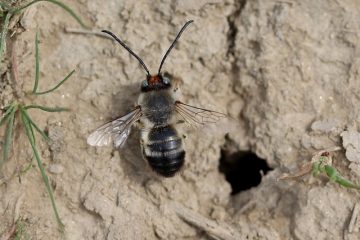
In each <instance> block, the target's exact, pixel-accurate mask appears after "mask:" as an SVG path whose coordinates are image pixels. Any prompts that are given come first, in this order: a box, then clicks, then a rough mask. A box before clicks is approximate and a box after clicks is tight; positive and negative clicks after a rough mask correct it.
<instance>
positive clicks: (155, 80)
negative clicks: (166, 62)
mask: <svg viewBox="0 0 360 240" xmlns="http://www.w3.org/2000/svg"><path fill="white" fill-rule="evenodd" d="M170 87H171V81H170V78H168V77H165V76H163V75H162V74H158V75H154V76H149V77H147V79H146V80H144V81H142V83H141V91H142V92H149V91H152V90H158V89H168V88H170Z"/></svg>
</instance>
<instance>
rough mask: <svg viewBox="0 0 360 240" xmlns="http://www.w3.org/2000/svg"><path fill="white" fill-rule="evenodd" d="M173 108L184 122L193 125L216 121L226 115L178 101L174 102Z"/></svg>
mask: <svg viewBox="0 0 360 240" xmlns="http://www.w3.org/2000/svg"><path fill="white" fill-rule="evenodd" d="M175 110H176V112H177V113H178V114H179V115H180V116H181V117H182V118H183V120H184V121H185V122H187V123H189V124H190V125H193V126H199V125H205V124H208V123H216V122H218V121H220V120H221V119H222V118H225V117H226V114H224V113H220V112H216V111H211V110H208V109H204V108H198V107H194V106H190V105H188V104H185V103H182V102H180V101H176V102H175Z"/></svg>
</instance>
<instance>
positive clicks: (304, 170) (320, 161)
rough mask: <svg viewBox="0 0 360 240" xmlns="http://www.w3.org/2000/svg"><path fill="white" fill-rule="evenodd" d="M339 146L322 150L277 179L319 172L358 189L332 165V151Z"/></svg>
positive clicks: (357, 187) (345, 185)
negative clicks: (294, 170) (291, 172)
mask: <svg viewBox="0 0 360 240" xmlns="http://www.w3.org/2000/svg"><path fill="white" fill-rule="evenodd" d="M339 150H341V148H339V147H334V148H331V149H327V150H323V151H320V152H318V153H317V154H315V155H314V156H313V157H312V159H311V162H308V163H305V164H304V165H303V166H301V167H300V169H299V170H298V171H297V172H296V173H293V174H291V175H290V174H283V175H282V176H281V177H279V178H278V179H279V180H286V179H296V178H298V177H302V176H304V175H307V174H309V173H312V175H313V176H314V177H318V176H319V175H320V174H323V175H326V177H327V178H328V179H329V180H330V181H332V182H335V183H337V184H339V185H341V186H343V187H346V188H354V189H357V190H360V185H357V184H355V183H353V182H351V181H350V180H347V179H346V178H344V177H343V176H342V175H341V174H340V173H339V171H338V170H337V169H336V168H335V167H333V166H332V155H331V154H332V152H335V151H339Z"/></svg>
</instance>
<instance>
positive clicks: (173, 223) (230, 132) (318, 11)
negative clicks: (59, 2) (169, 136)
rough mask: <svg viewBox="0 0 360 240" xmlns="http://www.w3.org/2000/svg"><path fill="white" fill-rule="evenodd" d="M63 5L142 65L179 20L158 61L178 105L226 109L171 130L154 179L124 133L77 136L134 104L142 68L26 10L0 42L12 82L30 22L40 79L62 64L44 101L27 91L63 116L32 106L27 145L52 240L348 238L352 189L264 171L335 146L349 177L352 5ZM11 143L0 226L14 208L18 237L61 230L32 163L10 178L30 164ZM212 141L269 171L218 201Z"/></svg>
mask: <svg viewBox="0 0 360 240" xmlns="http://www.w3.org/2000/svg"><path fill="white" fill-rule="evenodd" d="M64 2H65V3H66V4H68V5H69V6H71V7H72V8H73V9H74V10H75V11H76V12H77V13H79V14H80V15H81V16H82V17H83V18H84V19H85V21H87V22H88V23H89V25H91V26H92V30H91V31H93V32H96V33H98V32H100V30H102V29H108V30H111V31H112V32H114V33H115V34H117V35H118V36H119V37H120V38H121V39H123V40H124V41H125V42H126V43H127V44H128V45H129V46H130V47H131V48H132V49H133V50H134V51H135V52H136V53H138V55H139V56H140V57H141V58H142V59H143V60H144V62H145V63H146V65H147V66H148V67H149V69H150V71H151V72H153V73H154V72H155V71H156V70H157V68H158V66H159V64H160V60H161V58H162V56H163V54H164V52H165V51H166V50H167V48H168V47H169V45H170V43H171V42H172V40H173V39H174V37H175V35H176V34H177V32H178V31H179V29H180V28H181V26H182V25H183V24H184V23H185V22H186V21H187V20H190V19H193V20H194V21H195V22H194V24H192V25H191V26H190V27H189V28H188V29H187V30H186V32H184V34H183V35H182V37H181V39H180V41H179V43H178V44H177V46H176V48H175V49H174V50H173V51H172V53H171V55H170V56H169V58H168V59H167V62H166V63H165V65H164V67H163V70H164V71H166V72H169V73H170V74H171V75H172V76H173V77H174V78H176V79H178V81H179V83H180V84H179V85H180V88H181V91H182V97H181V100H182V101H183V102H186V103H188V104H191V105H194V106H199V107H205V108H210V109H214V110H217V111H220V112H224V113H226V114H228V115H229V117H228V119H227V121H226V123H223V122H221V123H219V124H218V125H216V126H211V127H205V128H202V129H193V128H182V132H183V134H184V135H186V140H185V149H186V153H187V157H186V163H185V168H184V170H183V171H182V172H181V173H180V174H178V175H176V176H175V177H173V178H169V179H162V178H160V177H158V176H156V174H154V173H153V172H152V171H151V170H150V169H149V168H148V166H147V164H146V162H144V161H143V160H142V156H141V150H140V146H139V136H138V134H139V132H137V131H136V130H135V131H133V134H132V135H131V136H130V138H129V139H128V142H127V143H126V145H125V147H124V148H123V149H121V150H120V151H117V150H114V149H112V148H111V147H104V148H95V147H91V146H88V145H87V144H86V138H87V136H88V134H89V133H90V132H91V131H92V130H94V129H95V128H96V127H98V126H100V125H101V124H103V123H104V122H106V121H108V120H111V119H114V118H115V117H117V116H120V115H123V114H125V113H127V112H128V111H129V110H130V109H131V108H132V107H133V106H134V104H135V103H136V101H137V97H138V94H139V89H140V83H141V81H142V80H143V79H145V73H144V71H143V69H142V68H141V67H140V66H139V64H138V62H137V60H136V59H134V58H133V57H132V56H130V55H129V54H128V53H127V52H126V51H125V50H124V49H123V48H122V47H121V46H119V45H117V44H116V43H115V42H113V41H111V40H109V39H107V38H104V37H101V36H98V35H96V34H91V33H90V34H84V33H82V34H75V33H73V32H74V31H73V30H74V28H76V29H79V27H78V26H77V24H76V22H74V21H73V19H72V18H71V17H70V16H69V15H68V14H67V13H65V12H64V11H63V10H61V9H60V8H57V7H55V6H54V5H49V4H46V3H38V4H36V5H34V6H33V7H31V8H29V10H27V11H26V12H25V13H24V15H23V16H22V17H21V19H20V23H21V26H22V28H24V30H25V31H24V32H22V33H18V34H14V35H13V36H10V37H9V41H11V42H12V45H13V46H15V48H16V57H17V59H18V78H19V79H21V81H22V82H23V87H22V88H23V89H31V87H32V83H33V77H32V76H34V46H33V45H34V38H35V32H36V31H37V29H38V31H39V33H40V40H41V44H40V52H41V66H40V68H41V80H40V88H41V89H48V88H50V87H52V86H54V85H55V84H56V83H57V82H58V81H59V80H60V79H62V78H63V77H64V76H65V75H66V74H67V73H69V72H70V71H71V70H72V69H75V70H76V74H75V75H74V76H73V77H72V79H70V80H69V81H68V82H67V83H66V84H65V85H64V86H62V87H61V88H60V89H58V90H57V91H56V92H54V93H53V94H52V95H51V96H42V97H38V98H36V101H37V103H39V104H44V105H47V106H68V107H71V109H72V111H71V112H69V113H61V114H57V115H54V114H44V113H42V112H37V111H35V110H34V111H32V112H31V116H32V117H33V118H34V120H35V121H36V122H37V123H38V124H39V126H41V127H42V128H43V129H46V131H47V132H48V134H49V135H50V136H51V137H52V138H53V143H52V144H51V145H50V146H48V145H46V144H45V143H41V142H40V141H39V148H40V149H41V153H42V156H43V160H44V164H45V167H46V169H47V172H48V175H49V177H50V180H51V183H52V185H53V187H54V190H55V198H56V202H57V205H58V208H59V211H60V215H61V217H62V220H63V221H64V223H65V226H66V232H65V234H66V237H67V239H212V238H214V239H271V240H272V239H340V238H342V237H344V238H345V239H356V238H357V237H358V232H359V231H360V221H359V220H356V214H357V212H358V211H359V210H357V209H359V207H358V206H357V205H356V203H357V199H358V198H359V193H358V192H356V190H348V189H345V188H342V187H339V186H338V185H336V184H335V183H331V182H327V181H326V180H325V179H316V180H314V179H313V180H312V181H308V178H306V177H305V178H304V179H300V180H299V181H280V182H279V181H276V179H277V178H278V177H279V176H280V175H281V174H282V173H283V172H289V171H290V170H291V169H294V168H296V167H297V166H300V165H301V164H303V163H306V162H308V161H310V160H311V157H312V155H313V154H314V153H316V152H317V151H320V150H323V149H326V148H329V147H332V146H342V147H343V151H342V152H340V153H336V154H335V155H334V163H333V164H334V166H336V168H337V169H339V171H340V172H341V173H342V174H343V175H344V176H346V177H347V178H349V179H352V180H353V181H354V182H360V180H359V176H360V168H359V162H360V161H359V159H360V150H359V149H360V146H359V142H360V141H359V140H358V138H359V137H358V135H359V119H360V116H359V115H360V112H359V110H358V106H359V104H360V91H359V90H358V80H357V78H358V71H357V69H358V66H359V63H360V62H359V61H358V56H357V54H358V51H357V48H358V47H357V45H358V44H357V43H358V41H359V40H358V39H359V34H358V32H359V30H358V29H357V28H358V27H357V25H356V22H355V21H354V19H359V17H360V16H359V15H360V11H359V9H358V8H359V7H358V4H357V3H356V1H343V2H325V1H310V0H305V1H301V2H298V1H292V0H288V1H275V0H274V1H246V0H243V1H240V2H239V1H232V0H228V1H222V2H221V1H215V0H200V1H195V2H194V1H172V2H165V1H159V2H157V3H156V4H152V3H150V2H148V1H125V2H124V1H111V2H110V1H109V2H106V3H104V2H103V1H81V0H79V1H64ZM66 30H67V31H66ZM7 56H8V57H7V59H6V61H5V62H4V63H2V64H1V67H0V76H1V80H0V89H1V94H0V96H1V103H2V104H5V103H6V102H8V101H10V100H11V98H12V92H13V86H11V82H10V80H9V79H10V78H8V77H7V74H8V69H9V68H8V67H7V66H8V61H9V54H8V55H7ZM7 96H8V97H7ZM6 99H7V100H6ZM14 146H15V147H14V151H13V152H14V153H13V157H12V158H11V160H10V161H9V162H8V163H7V164H6V165H5V166H4V169H3V171H2V172H3V178H2V183H3V184H2V185H0V196H1V197H0V233H5V232H6V231H7V230H8V229H9V228H11V225H12V221H13V219H14V216H15V217H20V218H21V219H22V222H23V223H24V225H25V228H24V229H25V231H26V234H27V235H29V236H30V238H33V239H60V238H61V234H60V233H59V232H58V230H57V226H56V221H55V220H54V217H53V212H52V209H51V205H50V200H49V199H48V197H47V195H46V191H45V188H44V186H43V183H42V180H41V176H40V174H39V172H38V170H37V168H33V169H32V170H30V171H28V172H27V173H26V174H25V175H22V176H21V182H20V181H19V178H18V177H17V175H18V174H17V173H18V170H17V169H19V166H20V167H21V166H25V165H27V164H28V163H29V161H30V160H31V158H32V154H31V151H30V148H29V146H28V144H27V143H26V138H25V137H24V136H22V135H19V136H17V138H16V141H15V145H14ZM224 146H231V147H230V148H228V147H227V148H224ZM222 150H223V152H222V153H223V156H225V155H228V156H230V155H231V154H233V153H244V152H247V153H249V152H251V153H252V154H254V155H256V157H255V156H254V159H262V160H265V161H266V166H267V167H268V168H271V169H273V170H272V171H268V172H267V173H266V172H265V171H263V173H264V174H265V173H266V175H264V174H262V175H261V174H259V176H260V177H261V183H260V184H259V185H258V186H256V187H252V188H251V189H248V190H243V191H240V192H239V193H237V194H234V195H231V192H232V189H231V186H230V183H229V182H227V181H226V177H225V175H224V174H223V173H221V172H220V171H219V165H220V158H221V151H222ZM224 150H226V151H228V152H224ZM235 156H237V155H236V154H235ZM238 159H239V160H238V161H241V160H242V159H244V158H241V157H239V158H238ZM235 161H236V160H235ZM239 166H241V164H239ZM244 166H245V165H244ZM259 172H260V170H259ZM244 181H247V180H244Z"/></svg>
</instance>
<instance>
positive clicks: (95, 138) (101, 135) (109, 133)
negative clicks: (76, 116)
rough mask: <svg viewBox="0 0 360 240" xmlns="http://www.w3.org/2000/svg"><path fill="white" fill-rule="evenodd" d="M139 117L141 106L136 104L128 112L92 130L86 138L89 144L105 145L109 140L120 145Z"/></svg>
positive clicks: (117, 145)
mask: <svg viewBox="0 0 360 240" xmlns="http://www.w3.org/2000/svg"><path fill="white" fill-rule="evenodd" d="M140 117H141V108H140V107H139V106H138V107H136V108H135V109H134V110H133V111H131V112H130V113H128V114H126V115H125V116H122V117H120V118H118V119H115V120H114V121H111V122H108V123H106V124H104V125H103V126H101V127H99V128H98V129H96V130H95V131H94V132H92V133H91V134H90V135H89V137H88V138H87V143H88V144H89V145H91V146H97V147H101V146H105V145H109V144H110V143H111V142H113V143H114V146H115V147H116V148H117V147H121V146H122V145H123V144H124V143H125V140H126V139H127V137H128V136H129V135H130V130H131V126H132V125H133V123H134V122H136V121H137V120H138V119H139V118H140Z"/></svg>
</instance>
